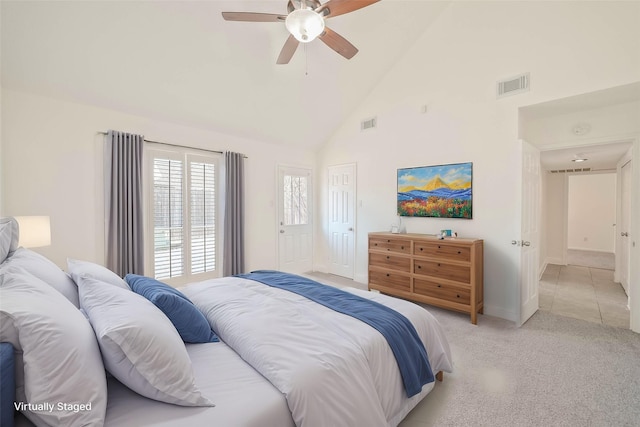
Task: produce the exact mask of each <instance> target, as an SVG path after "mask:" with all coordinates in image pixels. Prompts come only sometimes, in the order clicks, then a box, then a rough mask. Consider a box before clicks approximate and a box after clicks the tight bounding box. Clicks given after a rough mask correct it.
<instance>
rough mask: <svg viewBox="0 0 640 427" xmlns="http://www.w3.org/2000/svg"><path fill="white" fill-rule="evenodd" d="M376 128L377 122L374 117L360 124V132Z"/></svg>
mask: <svg viewBox="0 0 640 427" xmlns="http://www.w3.org/2000/svg"><path fill="white" fill-rule="evenodd" d="M376 126H378V121H377V120H376V118H375V117H372V118H370V119H367V120H363V121H362V122H361V123H360V130H368V129H373V128H375V127H376Z"/></svg>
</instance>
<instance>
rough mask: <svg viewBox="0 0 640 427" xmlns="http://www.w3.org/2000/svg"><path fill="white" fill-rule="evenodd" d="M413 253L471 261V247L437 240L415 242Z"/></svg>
mask: <svg viewBox="0 0 640 427" xmlns="http://www.w3.org/2000/svg"><path fill="white" fill-rule="evenodd" d="M413 254H414V255H419V256H428V257H434V258H446V259H453V260H456V261H467V262H468V261H470V260H471V248H470V247H468V246H467V247H464V246H456V245H449V244H446V243H435V242H424V243H423V242H415V244H414V246H413Z"/></svg>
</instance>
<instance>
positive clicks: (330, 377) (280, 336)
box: [181, 277, 451, 427]
mask: <svg viewBox="0 0 640 427" xmlns="http://www.w3.org/2000/svg"><path fill="white" fill-rule="evenodd" d="M181 290H182V291H183V292H184V293H185V294H186V295H187V296H188V297H189V298H190V299H191V300H192V301H193V303H194V304H195V305H196V306H197V307H198V308H199V309H200V310H201V311H202V312H203V314H205V316H206V317H207V319H208V320H209V322H210V323H211V325H212V326H213V329H214V330H215V331H216V332H217V333H218V335H219V336H220V337H221V339H222V340H224V341H225V342H226V343H227V344H228V345H229V346H230V347H231V348H233V350H234V351H235V352H236V353H238V354H239V355H240V356H241V357H242V358H243V359H244V360H245V361H247V362H248V363H249V364H250V365H251V366H253V367H254V368H255V369H256V370H257V371H258V372H260V373H261V374H262V375H263V376H264V377H266V378H267V379H268V380H269V381H270V382H271V383H272V384H273V385H274V386H275V387H276V388H277V389H279V390H280V391H281V392H282V393H283V394H284V395H285V396H286V398H287V404H288V406H289V410H290V411H291V414H292V417H293V420H294V421H295V423H296V425H298V426H299V427H305V426H311V427H315V426H324V425H330V426H341V425H342V426H354V425H366V426H371V427H373V426H396V425H397V424H398V423H399V422H400V421H401V420H402V419H403V418H404V417H405V416H406V414H407V413H408V412H409V411H410V410H411V409H412V408H413V407H414V406H415V405H416V404H417V403H418V402H419V401H420V400H421V399H422V397H424V395H426V393H428V391H429V390H430V389H431V388H432V387H433V384H428V385H426V386H425V387H423V391H422V392H421V393H420V394H418V395H416V396H413V397H412V398H410V399H409V398H407V395H406V392H405V390H404V386H403V383H402V379H401V376H400V371H399V369H398V366H397V363H396V361H395V358H394V356H393V353H392V351H391V349H390V347H389V345H388V344H387V342H386V340H385V339H384V337H383V336H382V335H381V334H380V333H379V332H378V331H376V330H375V329H373V328H372V327H370V326H369V325H367V324H365V323H363V322H361V321H359V320H357V319H354V318H352V317H350V316H347V315H343V314H340V313H336V312H335V311H333V310H331V309H329V308H327V307H324V306H322V305H319V304H316V303H314V302H312V301H310V300H308V299H306V298H304V297H302V296H299V295H297V294H294V293H291V292H288V291H284V290H281V289H277V288H272V287H270V286H265V285H263V284H261V283H257V282H254V281H252V280H247V279H242V278H237V277H228V278H223V279H215V280H210V281H205V282H200V283H195V284H191V285H189V286H187V287H185V288H182V289H181ZM345 290H347V291H349V292H352V293H355V294H358V295H360V296H363V297H365V298H370V299H374V300H376V301H378V302H380V303H382V304H385V305H388V306H390V307H391V308H394V309H395V310H397V311H399V312H401V313H402V314H404V315H405V316H406V317H407V318H408V319H409V320H411V321H412V323H413V324H414V326H415V328H416V330H417V332H418V334H419V335H420V337H421V339H422V340H423V342H424V343H425V347H426V349H427V352H428V354H429V359H430V362H431V367H432V369H433V371H434V373H436V372H438V371H446V372H451V357H450V352H449V346H448V344H447V341H446V339H445V338H444V334H443V332H442V330H441V328H440V326H439V324H438V323H437V321H436V320H435V319H434V318H433V317H432V316H431V315H430V314H429V313H428V312H427V311H426V310H424V309H423V308H421V307H419V306H417V305H415V304H413V303H410V302H407V301H403V300H399V299H395V298H391V297H387V296H385V295H380V294H373V293H369V292H365V291H361V290H358V289H353V288H347V289H345ZM274 313H277V314H278V315H277V316H274V315H273V314H274ZM196 377H198V375H196ZM211 399H212V400H213V401H214V402H216V400H215V398H214V397H211Z"/></svg>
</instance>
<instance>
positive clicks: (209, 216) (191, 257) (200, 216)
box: [148, 150, 219, 282]
mask: <svg viewBox="0 0 640 427" xmlns="http://www.w3.org/2000/svg"><path fill="white" fill-rule="evenodd" d="M148 154H149V155H148V158H149V170H150V173H149V174H148V177H149V182H150V190H151V191H149V192H148V194H149V196H148V197H149V199H150V200H149V206H150V207H151V209H150V210H151V212H150V216H149V223H150V224H149V227H150V229H151V230H150V231H151V233H150V235H151V236H153V238H152V239H150V240H151V241H150V242H149V246H150V251H149V252H148V253H150V254H151V256H150V258H151V259H150V260H149V263H148V265H149V267H150V268H151V269H152V272H153V276H154V277H155V278H156V279H160V280H162V279H165V280H173V281H174V282H187V281H188V280H190V279H191V278H192V277H191V276H194V275H199V274H204V273H207V275H208V276H218V275H219V274H218V262H217V246H216V244H217V240H218V239H217V211H218V208H217V206H218V203H217V197H218V194H219V192H218V191H217V185H218V179H217V178H218V177H217V173H218V159H219V157H218V156H203V155H195V154H193V153H190V152H173V151H161V150H149V151H148Z"/></svg>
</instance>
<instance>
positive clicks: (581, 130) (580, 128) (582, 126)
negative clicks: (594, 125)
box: [571, 123, 591, 136]
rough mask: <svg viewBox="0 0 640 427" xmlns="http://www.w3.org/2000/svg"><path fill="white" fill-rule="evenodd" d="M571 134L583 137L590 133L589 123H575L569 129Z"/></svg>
mask: <svg viewBox="0 0 640 427" xmlns="http://www.w3.org/2000/svg"><path fill="white" fill-rule="evenodd" d="M571 132H572V133H573V134H574V135H576V136H584V135H586V134H588V133H589V132H591V125H590V124H589V123H576V124H575V125H573V128H571Z"/></svg>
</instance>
